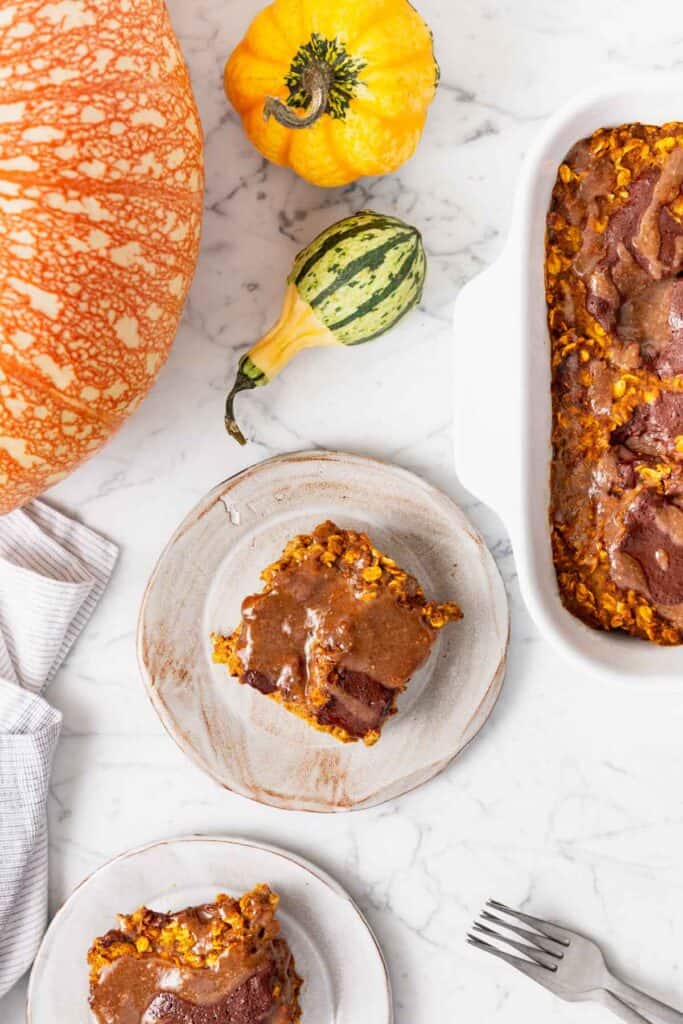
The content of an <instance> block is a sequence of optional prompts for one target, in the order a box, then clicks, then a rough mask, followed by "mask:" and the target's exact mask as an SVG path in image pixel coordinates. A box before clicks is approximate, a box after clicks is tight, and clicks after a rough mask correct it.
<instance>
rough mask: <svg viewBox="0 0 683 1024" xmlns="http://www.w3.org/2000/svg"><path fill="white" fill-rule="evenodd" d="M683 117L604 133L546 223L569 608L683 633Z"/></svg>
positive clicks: (655, 636)
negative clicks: (655, 124)
mask: <svg viewBox="0 0 683 1024" xmlns="http://www.w3.org/2000/svg"><path fill="white" fill-rule="evenodd" d="M682 189H683V123H678V122H676V123H671V124H666V125H663V126H661V127H655V126H651V125H641V124H630V125H623V126H621V127H619V128H611V129H608V128H603V129H600V130H599V131H597V132H595V134H594V135H593V136H591V138H589V139H585V140H583V141H581V142H579V143H578V144H577V145H576V146H574V148H573V149H572V150H571V152H570V153H569V154H568V156H567V158H566V159H565V161H564V163H563V164H562V165H561V166H560V169H559V174H558V178H557V182H556V184H555V187H554V190H553V196H552V203H551V206H550V211H549V214H548V221H547V246H546V293H547V302H548V320H549V326H550V334H551V339H552V380H553V383H552V399H553V432H552V444H553V462H552V474H551V491H552V495H551V509H550V516H551V527H552V543H553V555H554V560H555V567H556V570H557V577H558V581H559V588H560V593H561V596H562V600H563V602H564V604H565V605H566V607H567V608H568V609H569V610H570V611H571V612H572V613H573V614H574V615H576V616H578V617H579V618H580V619H583V621H584V622H586V623H588V624H589V625H590V626H593V627H595V628H598V629H605V630H623V631H625V632H627V633H630V634H632V635H634V636H638V637H642V638H644V639H646V640H651V641H654V642H655V643H659V644H679V643H681V642H682V640H683V191H682Z"/></svg>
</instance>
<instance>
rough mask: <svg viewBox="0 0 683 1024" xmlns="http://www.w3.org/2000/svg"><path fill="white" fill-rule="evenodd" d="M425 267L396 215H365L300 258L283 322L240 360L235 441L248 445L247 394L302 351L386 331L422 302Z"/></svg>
mask: <svg viewBox="0 0 683 1024" xmlns="http://www.w3.org/2000/svg"><path fill="white" fill-rule="evenodd" d="M426 267H427V264H426V257H425V251H424V247H423V245H422V239H421V237H420V233H419V231H418V230H417V229H416V228H413V227H410V226H409V225H408V224H404V222H403V221H402V220H399V219H398V218H397V217H387V216H384V215H383V214H380V213H373V212H372V211H371V210H363V211H362V212H361V213H357V214H354V215H353V216H352V217H346V218H345V219H344V220H341V221H339V222H338V223H337V224H333V225H332V227H329V228H328V229H327V230H326V231H323V233H322V234H320V235H318V237H317V238H315V239H314V240H313V241H312V242H311V244H310V245H308V246H307V247H306V248H305V249H303V250H302V252H300V253H299V255H298V256H297V257H296V260H295V261H294V266H293V267H292V272H291V274H290V275H289V277H288V279H287V284H288V287H287V293H286V295H285V301H284V305H283V308H282V313H281V315H280V319H279V320H278V322H277V323H276V324H275V326H274V327H273V328H271V330H270V331H268V333H267V334H265V335H264V336H263V337H262V338H261V339H260V341H258V342H257V343H256V344H255V345H254V347H253V348H251V349H250V350H249V352H247V354H246V355H244V356H243V357H242V359H241V360H240V363H239V367H238V369H237V376H236V379H235V383H234V385H233V388H232V391H231V392H230V394H229V395H228V399H227V402H226V407H225V426H226V429H227V430H228V432H229V433H230V434H231V435H232V437H234V438H235V440H237V441H239V442H240V444H244V443H245V439H244V436H243V434H242V432H241V430H240V428H239V427H238V425H237V423H236V421H235V417H234V413H233V404H234V400H235V396H236V395H237V394H238V393H239V392H240V391H246V390H249V389H251V388H256V387H261V386H262V385H263V384H267V383H268V382H269V381H271V380H272V379H273V377H275V375H276V374H278V373H279V372H280V370H281V369H282V368H283V367H284V366H285V365H286V364H287V363H288V362H289V360H290V359H291V358H292V356H293V355H295V354H296V353H297V352H299V351H300V350H301V349H304V348H312V347H314V346H317V345H360V344H361V342H364V341H371V340H372V339H373V338H377V337H378V336H379V335H380V334H384V332H385V331H388V330H389V329H390V328H391V327H393V326H394V324H396V323H397V322H398V321H399V320H400V319H401V317H402V316H404V315H405V314H406V313H407V312H408V311H409V310H410V309H412V307H413V306H414V305H415V304H416V303H417V302H419V301H420V297H421V295H422V287H423V285H424V279H425V273H426Z"/></svg>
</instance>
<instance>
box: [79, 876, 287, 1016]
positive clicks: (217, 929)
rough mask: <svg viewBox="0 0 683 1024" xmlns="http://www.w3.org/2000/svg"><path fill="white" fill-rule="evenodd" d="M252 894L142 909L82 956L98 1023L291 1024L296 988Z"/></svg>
mask: <svg viewBox="0 0 683 1024" xmlns="http://www.w3.org/2000/svg"><path fill="white" fill-rule="evenodd" d="M277 906H278V897H277V896H276V895H275V893H273V892H271V890H270V889H269V888H268V886H267V885H258V886H256V888H255V889H253V890H252V891H251V892H249V893H246V894H245V895H244V896H242V898H241V899H239V900H236V899H232V898H231V897H230V896H226V895H219V896H217V897H216V901H215V902H214V903H207V904H204V905H202V906H198V907H188V908H187V909H186V910H181V911H178V912H177V913H174V914H161V913H158V912H157V911H155V910H149V909H148V908H147V907H140V909H139V910H136V911H135V913H134V914H130V915H129V916H124V915H121V916H119V926H118V928H117V929H116V930H113V931H110V932H107V934H106V935H103V936H101V937H100V938H98V939H95V941H94V943H93V945H92V947H91V948H90V951H89V952H88V964H89V965H90V1006H91V1009H92V1013H93V1017H94V1019H95V1020H96V1021H97V1022H98V1024H175V1022H178V1024H298V1022H299V1021H300V1020H301V1010H300V1008H299V1000H298V993H299V989H300V988H301V979H300V978H299V976H298V974H297V973H296V968H295V964H294V958H293V957H292V954H291V952H290V950H289V946H288V945H287V942H286V940H285V939H284V938H283V937H282V936H281V935H280V925H279V923H278V921H277V918H276V916H275V914H276V910H277Z"/></svg>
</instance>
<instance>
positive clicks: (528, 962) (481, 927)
mask: <svg viewBox="0 0 683 1024" xmlns="http://www.w3.org/2000/svg"><path fill="white" fill-rule="evenodd" d="M489 908H490V909H489ZM492 910H495V911H496V913H495V914H494V913H491V911H492ZM500 914H504V915H506V917H508V918H513V920H515V921H521V922H523V923H524V924H526V925H530V926H531V928H532V929H533V931H531V930H530V929H529V928H520V927H519V925H518V924H512V923H511V922H510V921H509V920H506V919H505V917H500V916H499V915H500ZM480 916H481V918H482V921H475V922H474V925H473V931H474V932H476V933H477V934H472V933H470V934H469V935H468V936H467V941H468V942H469V944H470V945H471V946H475V947H476V948H477V949H481V950H483V951H484V952H486V953H492V954H493V955H494V956H497V957H499V958H500V959H501V960H505V961H506V962H507V963H509V964H512V966H513V967H518V968H520V969H521V970H523V971H524V973H526V974H534V973H535V968H536V967H542V968H545V970H548V971H552V972H555V971H556V970H557V968H558V965H559V962H560V961H561V960H562V958H563V957H564V952H563V950H564V949H566V948H567V946H568V945H569V940H568V939H567V937H566V934H565V932H564V930H563V929H562V928H558V927H557V926H556V925H552V924H549V923H548V922H547V921H541V920H540V918H537V917H531V915H530V914H522V913H521V912H520V911H518V910H512V909H511V908H510V907H506V906H505V904H504V903H499V902H498V901H497V900H488V901H487V903H486V908H485V909H484V910H482V912H481V915H480ZM483 922H486V923H483ZM501 929H504V930H505V931H507V932H512V935H513V936H514V935H516V936H519V938H521V939H525V940H526V941H525V942H519V941H517V939H515V938H513V937H512V936H510V935H507V934H505V931H503V932H502V933H501ZM487 940H489V941H487ZM490 940H494V941H495V942H500V943H503V944H504V945H506V946H509V947H510V948H511V949H514V950H515V951H516V952H517V953H521V954H522V956H523V957H525V958H526V959H522V958H521V957H519V956H514V955H512V954H510V953H508V952H505V951H504V950H502V949H499V948H498V947H497V946H494V945H493V944H492V942H491V941H490Z"/></svg>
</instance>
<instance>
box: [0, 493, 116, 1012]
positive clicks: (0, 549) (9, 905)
mask: <svg viewBox="0 0 683 1024" xmlns="http://www.w3.org/2000/svg"><path fill="white" fill-rule="evenodd" d="M117 555H118V550H117V548H116V547H115V545H113V544H111V543H110V542H109V541H107V540H104V539H103V538H102V537H100V536H98V535H97V534H96V533H93V532H92V530H89V529H87V528H86V527H85V526H82V525H81V524H80V523H76V522H74V521H73V520H72V519H69V518H68V517H67V516H64V515H62V514H61V513H59V512H57V511H55V510H54V509H52V508H50V507H49V506H47V505H44V504H42V502H38V501H34V502H31V503H30V504H29V505H27V506H25V507H24V508H23V509H18V510H16V511H15V512H10V513H9V515H6V516H2V517H0V996H2V995H3V994H4V993H5V992H7V990H8V989H9V988H11V986H12V985H13V984H14V982H15V981H16V980H17V979H18V978H19V977H20V976H21V975H22V974H23V973H24V971H25V970H26V969H27V968H28V967H29V966H30V964H31V962H32V961H33V958H34V956H35V954H36V950H37V948H38V944H39V942H40V939H41V937H42V934H43V931H44V930H45V925H46V921H47V819H46V804H47V791H48V785H49V781H50V768H51V765H52V757H53V754H54V750H55V746H56V743H57V739H58V737H59V731H60V727H61V715H60V714H59V712H58V711H56V710H55V709H54V708H52V707H50V705H49V704H48V703H47V701H45V700H44V699H43V698H42V697H41V696H40V693H41V691H42V690H43V689H44V688H45V686H47V684H48V683H49V682H50V681H51V680H52V678H53V677H54V675H55V673H56V672H57V669H58V668H59V666H60V665H61V663H62V661H63V660H64V658H65V657H66V655H67V654H68V652H69V649H70V648H71V645H72V644H73V642H74V640H75V639H76V637H77V636H78V634H79V633H80V632H81V630H82V629H83V627H84V626H85V624H86V622H87V621H88V618H89V617H90V615H91V613H92V611H93V609H94V607H95V605H96V604H97V601H98V600H99V598H100V596H101V594H102V591H103V590H104V588H105V586H106V584H107V582H108V580H109V577H110V576H111V573H112V570H113V568H114V564H115V562H116V558H117Z"/></svg>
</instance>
